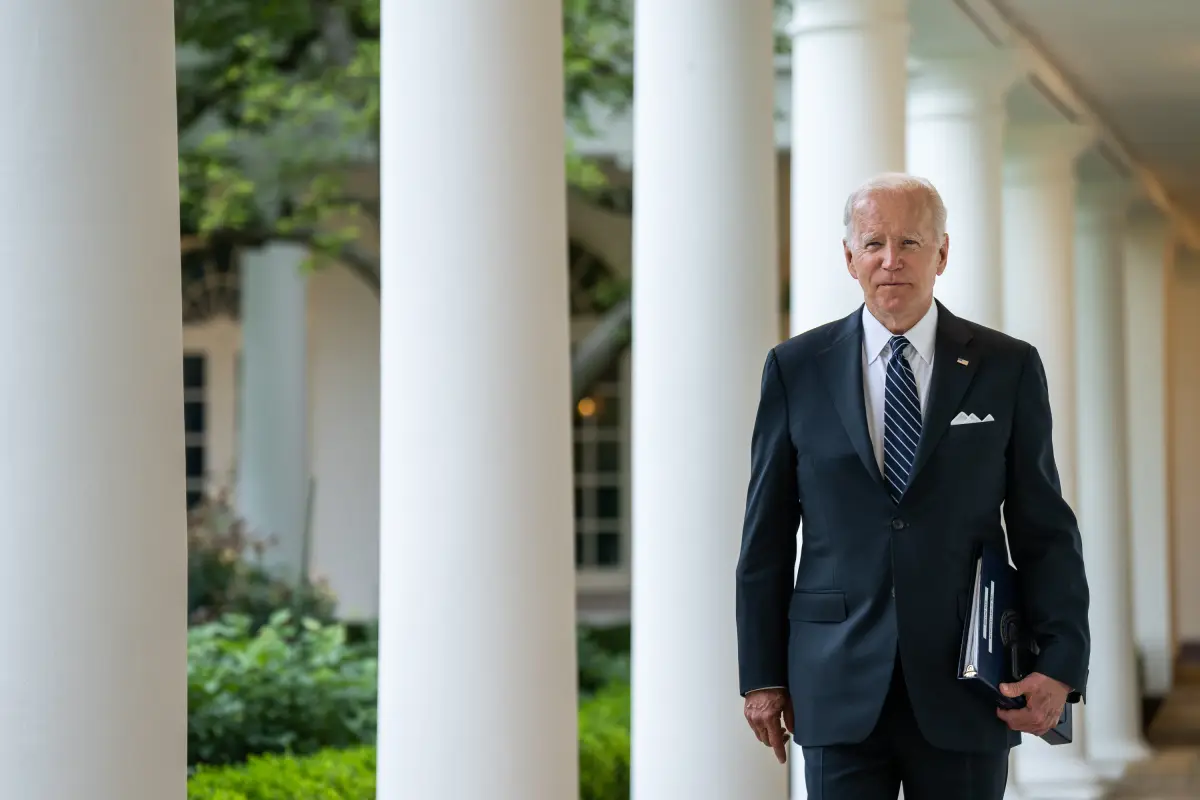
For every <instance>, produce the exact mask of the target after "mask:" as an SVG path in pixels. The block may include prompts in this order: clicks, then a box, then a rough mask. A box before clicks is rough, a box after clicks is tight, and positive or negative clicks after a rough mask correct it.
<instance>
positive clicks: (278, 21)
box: [175, 0, 790, 397]
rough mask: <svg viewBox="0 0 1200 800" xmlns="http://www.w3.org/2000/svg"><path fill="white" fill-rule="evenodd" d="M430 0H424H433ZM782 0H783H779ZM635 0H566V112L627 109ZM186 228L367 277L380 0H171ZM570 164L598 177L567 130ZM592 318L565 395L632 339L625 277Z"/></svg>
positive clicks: (573, 123)
mask: <svg viewBox="0 0 1200 800" xmlns="http://www.w3.org/2000/svg"><path fill="white" fill-rule="evenodd" d="M430 1H431V2H432V1H433V0H430ZM788 4H790V0H784V5H785V6H786V5H788ZM630 7H631V3H630V0H563V66H564V72H565V79H566V84H565V90H566V91H565V103H566V113H567V121H568V123H569V125H570V128H571V129H572V130H573V131H575V132H576V134H577V135H588V134H590V133H591V132H592V121H591V118H590V116H589V109H596V108H604V109H608V110H613V111H621V110H624V109H625V108H626V107H627V106H628V104H629V103H630V101H631V98H632V93H633V36H632V30H631V20H630V16H629V9H630ZM175 19H176V32H177V44H178V45H179V51H180V55H179V62H178V96H177V105H178V123H179V134H180V153H179V175H180V213H181V220H180V221H181V228H182V230H183V232H184V234H185V235H191V236H196V237H199V238H201V239H204V240H207V241H210V242H220V243H222V244H225V245H231V244H232V245H236V246H249V247H254V246H258V245H262V244H265V243H267V242H269V241H272V240H284V241H292V242H299V243H302V244H304V245H306V246H307V247H308V249H309V251H310V252H311V253H312V254H313V263H314V264H315V265H319V264H321V263H323V262H326V261H329V260H336V261H338V262H340V263H342V264H343V265H345V266H346V267H347V268H348V269H350V270H352V271H353V272H354V273H355V274H356V275H358V277H359V278H361V279H362V281H363V282H364V283H366V284H367V285H368V286H370V287H371V288H372V289H373V290H374V291H375V292H376V293H378V292H379V290H380V288H381V282H382V276H381V272H380V265H379V258H378V256H377V255H376V254H375V253H376V251H377V249H374V248H364V247H363V245H362V242H363V241H364V240H366V241H368V242H369V241H372V240H375V241H377V240H378V232H379V214H380V203H379V170H378V164H379V119H380V96H379V75H380V73H379V56H380V49H379V32H380V8H379V0H175ZM567 176H568V182H569V184H570V185H571V186H572V187H573V188H575V189H576V190H579V191H584V192H589V193H594V192H597V191H600V190H602V189H603V187H604V184H605V180H604V177H603V172H602V171H601V169H600V166H599V165H598V164H597V163H595V162H593V161H590V160H588V159H586V158H581V157H579V156H578V155H577V154H576V153H574V152H573V150H572V148H571V146H570V142H569V141H568V142H567ZM597 291H598V292H600V293H601V294H602V297H601V298H600V303H599V304H600V306H601V307H602V308H603V309H605V316H604V318H603V320H602V323H601V324H600V325H599V326H597V328H596V329H595V331H594V332H593V333H592V334H591V335H590V336H589V337H588V338H587V340H585V341H583V342H581V343H580V344H579V345H578V346H577V347H576V351H575V353H574V355H573V364H572V372H573V383H574V386H575V395H576V397H579V396H581V395H582V394H584V393H586V391H587V387H588V385H590V381H591V380H592V379H594V378H595V377H596V376H598V375H599V374H602V373H603V372H604V371H605V369H606V367H607V365H608V364H609V363H611V361H612V360H613V359H614V358H615V357H617V356H618V355H619V354H620V352H621V351H622V350H623V349H624V347H625V346H626V345H627V343H628V338H629V318H630V303H629V302H628V287H627V286H624V285H621V284H614V285H608V286H599V287H597Z"/></svg>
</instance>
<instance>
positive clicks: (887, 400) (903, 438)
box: [883, 336, 921, 503]
mask: <svg viewBox="0 0 1200 800" xmlns="http://www.w3.org/2000/svg"><path fill="white" fill-rule="evenodd" d="M889 344H890V345H891V348H892V357H891V358H890V359H888V365H887V381H886V383H885V385H884V400H883V472H884V476H885V477H886V479H887V484H888V492H889V494H891V496H892V500H893V501H894V502H896V503H899V502H900V498H901V497H902V496H903V495H904V490H905V489H907V488H908V479H909V477H910V474H911V473H912V465H913V461H914V460H915V459H916V457H917V442H919V441H921V401H920V400H919V399H918V397H917V381H916V378H914V377H913V371H912V366H911V365H910V364H909V363H908V359H907V358H905V357H904V351H905V348H907V347H909V346H911V345H910V342H909V341H908V339H906V338H904V337H903V336H893V337H892V339H891V341H890V342H889Z"/></svg>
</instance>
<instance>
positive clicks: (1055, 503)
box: [1004, 347, 1091, 702]
mask: <svg viewBox="0 0 1200 800" xmlns="http://www.w3.org/2000/svg"><path fill="white" fill-rule="evenodd" d="M1052 428H1053V423H1052V420H1051V410H1050V394H1049V389H1048V387H1047V382H1046V371H1045V368H1044V367H1043V366H1042V360H1041V357H1040V356H1039V355H1038V352H1037V349H1036V348H1033V347H1031V348H1030V349H1029V353H1028V355H1027V357H1026V360H1025V364H1024V367H1023V368H1022V372H1021V377H1020V379H1019V384H1018V389H1017V401H1016V410H1015V413H1014V414H1013V428H1012V436H1011V438H1010V440H1009V446H1008V486H1007V495H1006V497H1005V502H1004V518H1005V525H1006V529H1007V533H1008V541H1009V548H1010V551H1011V553H1012V559H1013V563H1014V564H1015V565H1016V567H1017V571H1018V573H1017V574H1018V581H1019V583H1020V587H1021V594H1022V597H1023V598H1024V601H1025V602H1024V605H1025V615H1026V616H1027V617H1028V618H1029V624H1030V627H1031V629H1032V631H1033V634H1034V636H1035V637H1036V639H1037V643H1038V647H1039V648H1040V649H1041V653H1040V655H1039V656H1038V660H1037V671H1038V672H1040V673H1042V674H1043V675H1046V676H1048V677H1051V678H1054V679H1055V680H1058V681H1061V682H1063V683H1065V684H1066V685H1067V686H1069V687H1071V689H1072V690H1073V691H1072V692H1071V695H1070V697H1069V700H1070V701H1071V702H1077V701H1078V700H1080V699H1081V698H1082V696H1083V694H1084V693H1085V692H1086V685H1087V677H1088V659H1089V658H1090V650H1091V638H1090V630H1089V627H1088V604H1089V602H1090V598H1089V590H1088V584H1087V577H1086V574H1085V571H1084V562H1083V545H1082V542H1081V540H1080V535H1079V526H1078V523H1077V521H1076V517H1075V513H1074V512H1073V511H1072V510H1071V507H1070V505H1068V504H1067V501H1066V500H1065V499H1064V498H1063V496H1062V489H1061V486H1060V483H1059V475H1058V468H1057V466H1056V465H1055V461H1054V445H1053V442H1052Z"/></svg>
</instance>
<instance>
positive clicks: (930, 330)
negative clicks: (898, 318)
mask: <svg viewBox="0 0 1200 800" xmlns="http://www.w3.org/2000/svg"><path fill="white" fill-rule="evenodd" d="M937 317H938V309H937V303H930V304H929V310H928V311H926V312H925V316H923V317H921V321H920V322H918V323H917V324H916V325H914V326H912V328H910V329H909V330H908V332H907V333H905V334H904V336H905V338H907V339H908V342H909V344H911V345H912V346H913V349H915V350H916V351H917V355H918V356H920V357H921V358H922V359H923V360H924V361H925V363H926V364H932V363H933V346H934V341H935V340H936V338H937ZM862 326H863V348H864V349H865V350H866V353H867V363H868V364H874V363H875V359H877V358H879V356H881V355H882V354H883V349H884V348H885V347H887V345H888V342H890V341H891V340H892V332H891V331H889V330H888V329H887V328H885V327H883V323H881V322H880V321H879V320H877V319H875V315H873V314H872V313H871V312H870V311H868V310H867V307H866V306H865V305H864V306H863V310H862Z"/></svg>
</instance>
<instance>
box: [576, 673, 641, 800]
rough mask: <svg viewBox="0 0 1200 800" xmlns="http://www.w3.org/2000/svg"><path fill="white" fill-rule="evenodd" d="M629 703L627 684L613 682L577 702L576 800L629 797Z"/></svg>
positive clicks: (613, 799) (609, 799)
mask: <svg viewBox="0 0 1200 800" xmlns="http://www.w3.org/2000/svg"><path fill="white" fill-rule="evenodd" d="M629 702H630V692H629V684H628V683H614V684H611V685H609V686H606V687H604V688H603V689H601V690H600V691H598V692H597V693H596V694H595V695H594V696H593V697H592V698H590V699H588V700H586V701H584V702H583V703H582V704H581V705H580V707H579V798H580V800H629V760H630V757H629V748H630V742H629V738H630V737H629V729H630V708H629Z"/></svg>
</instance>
